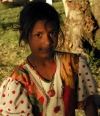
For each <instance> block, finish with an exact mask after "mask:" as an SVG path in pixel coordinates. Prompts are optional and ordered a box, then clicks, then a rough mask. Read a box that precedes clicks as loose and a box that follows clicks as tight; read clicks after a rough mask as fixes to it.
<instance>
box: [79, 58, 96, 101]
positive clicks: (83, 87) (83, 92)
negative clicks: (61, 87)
mask: <svg viewBox="0 0 100 116" xmlns="http://www.w3.org/2000/svg"><path fill="white" fill-rule="evenodd" d="M78 79H79V81H78V101H83V100H85V99H86V98H87V97H88V96H90V95H94V94H95V93H96V83H95V80H94V79H93V77H92V74H91V71H90V69H89V67H88V65H87V62H86V60H85V59H84V58H82V57H79V70H78Z"/></svg>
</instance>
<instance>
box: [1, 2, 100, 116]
mask: <svg viewBox="0 0 100 116" xmlns="http://www.w3.org/2000/svg"><path fill="white" fill-rule="evenodd" d="M53 5H54V7H55V8H56V9H57V10H58V12H59V13H60V14H61V16H62V17H63V18H64V9H63V6H62V3H61V2H57V3H54V4H53ZM21 9H22V6H16V5H12V4H1V3H0V80H1V81H0V82H2V80H3V79H4V78H5V77H7V76H9V75H10V73H11V70H12V69H13V68H14V67H15V66H16V65H18V64H20V63H21V62H23V60H24V59H25V57H26V56H27V55H28V54H29V48H28V47H27V46H23V47H19V45H18V39H19V31H18V29H17V27H18V18H19V12H20V10H21ZM96 43H97V46H98V48H100V38H98V39H97V41H96ZM89 55H90V68H91V71H92V74H93V76H94V78H95V80H96V83H97V87H98V94H100V68H99V66H100V59H95V58H94V56H93V52H91V53H90V54H89ZM98 55H99V54H98ZM80 116H81V114H80ZM82 116H83V115H82Z"/></svg>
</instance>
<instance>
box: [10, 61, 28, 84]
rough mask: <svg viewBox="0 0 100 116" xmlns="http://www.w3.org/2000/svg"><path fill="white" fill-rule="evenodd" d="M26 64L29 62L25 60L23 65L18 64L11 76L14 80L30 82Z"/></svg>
mask: <svg viewBox="0 0 100 116" xmlns="http://www.w3.org/2000/svg"><path fill="white" fill-rule="evenodd" d="M26 64H27V62H26V61H25V62H24V63H22V64H21V65H19V66H16V67H15V68H14V69H13V71H12V73H11V75H10V78H12V80H16V81H18V82H20V83H22V84H24V85H25V84H26V83H27V82H28V76H29V72H28V71H27V69H26V68H25V65H26Z"/></svg>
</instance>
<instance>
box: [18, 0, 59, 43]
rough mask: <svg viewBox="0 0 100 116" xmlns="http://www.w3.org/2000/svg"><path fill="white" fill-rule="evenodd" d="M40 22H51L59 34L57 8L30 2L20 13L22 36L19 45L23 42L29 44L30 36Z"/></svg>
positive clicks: (42, 3)
mask: <svg viewBox="0 0 100 116" xmlns="http://www.w3.org/2000/svg"><path fill="white" fill-rule="evenodd" d="M38 20H46V21H47V22H51V23H52V24H53V26H54V28H55V30H56V32H58V33H59V31H60V15H59V13H58V12H57V11H56V10H55V8H54V7H52V6H51V5H49V4H47V3H45V2H40V1H38V2H35V1H34V2H29V3H28V4H27V5H26V6H24V8H23V9H22V11H21V12H20V17H19V25H20V31H21V34H20V39H19V45H20V43H21V41H22V40H23V41H24V42H25V43H27V42H28V37H29V34H30V33H31V31H32V28H33V26H34V25H35V23H36V22H37V21H38Z"/></svg>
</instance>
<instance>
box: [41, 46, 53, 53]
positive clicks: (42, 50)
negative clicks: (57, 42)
mask: <svg viewBox="0 0 100 116" xmlns="http://www.w3.org/2000/svg"><path fill="white" fill-rule="evenodd" d="M39 51H41V52H45V53H49V52H52V51H53V47H50V48H39Z"/></svg>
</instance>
